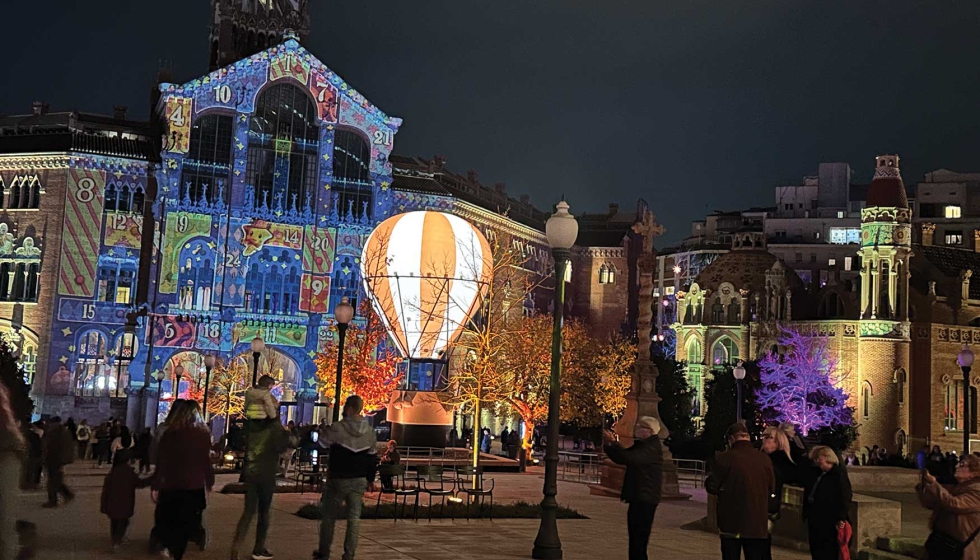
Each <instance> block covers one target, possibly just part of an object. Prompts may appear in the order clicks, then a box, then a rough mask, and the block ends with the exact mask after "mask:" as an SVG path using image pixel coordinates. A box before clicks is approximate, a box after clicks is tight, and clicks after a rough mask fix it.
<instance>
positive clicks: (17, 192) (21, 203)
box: [7, 175, 41, 210]
mask: <svg viewBox="0 0 980 560" xmlns="http://www.w3.org/2000/svg"><path fill="white" fill-rule="evenodd" d="M40 205H41V181H40V179H38V177H37V176H36V175H34V176H26V175H21V176H17V177H14V178H13V179H12V180H11V181H10V195H9V196H8V197H7V208H8V209H10V210H29V209H33V208H38V207H40Z"/></svg>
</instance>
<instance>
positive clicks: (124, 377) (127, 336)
mask: <svg viewBox="0 0 980 560" xmlns="http://www.w3.org/2000/svg"><path fill="white" fill-rule="evenodd" d="M138 345H139V342H137V338H136V334H135V333H129V332H127V333H123V334H121V335H119V337H118V338H116V347H115V352H114V353H113V360H112V368H111V375H110V376H109V380H108V387H109V396H112V397H125V396H126V387H129V365H130V364H131V363H132V361H133V356H135V355H136V351H137V350H138Z"/></svg>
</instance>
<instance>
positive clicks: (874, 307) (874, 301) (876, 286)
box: [871, 259, 881, 319]
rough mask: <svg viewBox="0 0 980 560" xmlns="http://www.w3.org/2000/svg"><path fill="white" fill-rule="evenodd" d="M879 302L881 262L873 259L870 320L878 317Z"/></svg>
mask: <svg viewBox="0 0 980 560" xmlns="http://www.w3.org/2000/svg"><path fill="white" fill-rule="evenodd" d="M880 300H881V262H880V261H878V260H877V259H875V262H874V264H873V265H872V266H871V318H872V319H875V318H877V317H878V302H879V301H880Z"/></svg>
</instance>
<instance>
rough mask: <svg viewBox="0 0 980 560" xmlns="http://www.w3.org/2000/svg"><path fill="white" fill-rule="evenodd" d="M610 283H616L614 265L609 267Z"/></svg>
mask: <svg viewBox="0 0 980 560" xmlns="http://www.w3.org/2000/svg"><path fill="white" fill-rule="evenodd" d="M609 283H610V284H615V283H616V267H615V266H613V265H609Z"/></svg>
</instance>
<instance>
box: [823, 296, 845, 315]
mask: <svg viewBox="0 0 980 560" xmlns="http://www.w3.org/2000/svg"><path fill="white" fill-rule="evenodd" d="M817 314H818V316H819V317H820V318H821V319H839V318H841V317H843V316H844V302H842V301H841V299H840V296H838V295H837V293H836V292H828V293H827V295H825V296H824V297H823V299H821V300H820V307H819V309H818V310H817Z"/></svg>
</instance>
